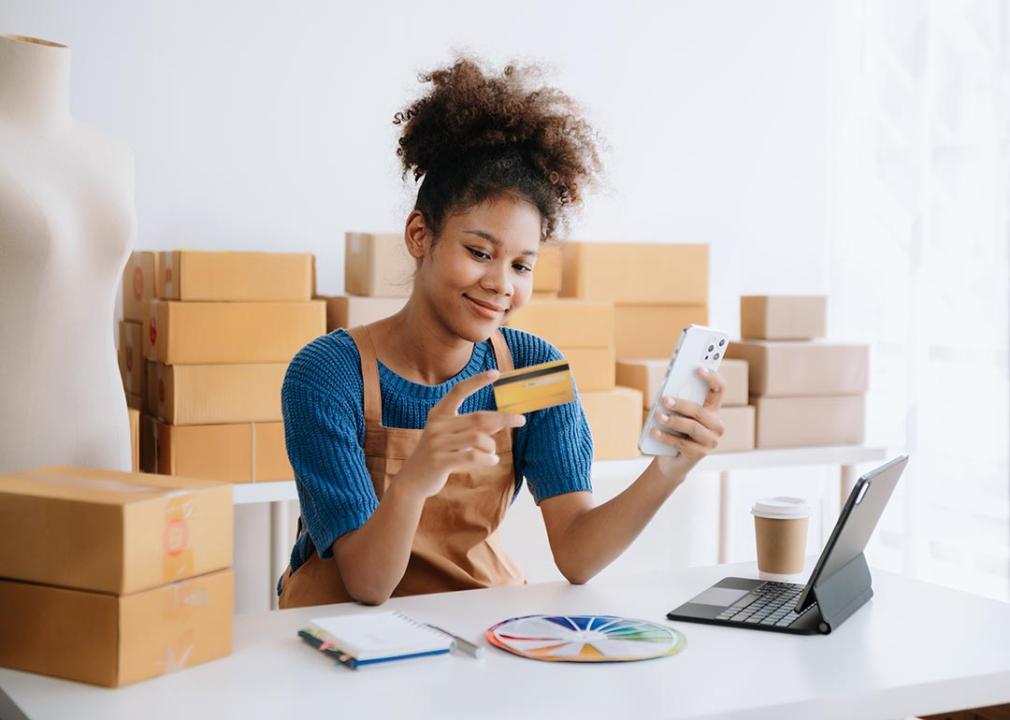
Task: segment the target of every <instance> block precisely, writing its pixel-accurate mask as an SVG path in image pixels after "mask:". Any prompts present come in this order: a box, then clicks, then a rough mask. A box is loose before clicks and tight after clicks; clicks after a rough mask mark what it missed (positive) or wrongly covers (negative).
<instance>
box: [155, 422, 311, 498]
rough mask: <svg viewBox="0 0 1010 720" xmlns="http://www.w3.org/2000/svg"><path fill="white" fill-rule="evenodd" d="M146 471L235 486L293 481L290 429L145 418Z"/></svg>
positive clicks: (275, 425) (270, 424)
mask: <svg viewBox="0 0 1010 720" xmlns="http://www.w3.org/2000/svg"><path fill="white" fill-rule="evenodd" d="M140 424H141V430H140V432H141V445H140V447H141V452H140V454H141V463H142V464H141V467H142V468H144V469H145V470H147V471H150V472H157V473H160V474H164V475H178V476H184V477H193V478H203V479H207V480H218V481H221V482H229V483H248V482H265V481H273V480H292V479H293V478H294V476H295V474H294V471H293V470H292V469H291V465H290V463H289V462H288V454H287V448H286V446H285V444H284V424H283V423H280V422H268V423H233V424H228V425H166V424H165V423H161V422H158V421H157V420H155V419H154V418H152V417H150V416H148V415H144V416H142V417H141V419H140Z"/></svg>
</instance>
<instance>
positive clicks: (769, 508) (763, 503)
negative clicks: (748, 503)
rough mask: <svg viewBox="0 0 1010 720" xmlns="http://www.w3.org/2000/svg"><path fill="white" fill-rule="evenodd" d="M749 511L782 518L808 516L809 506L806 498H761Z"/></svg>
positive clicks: (763, 515)
mask: <svg viewBox="0 0 1010 720" xmlns="http://www.w3.org/2000/svg"><path fill="white" fill-rule="evenodd" d="M750 511H751V514H752V515H755V516H757V517H764V518H774V519H782V520H792V519H794V518H805V517H810V506H809V505H808V504H807V501H806V500H804V499H803V498H798V497H785V496H778V497H771V498H762V499H761V500H758V501H757V502H755V503H754V506H753V507H752V508H751V510H750Z"/></svg>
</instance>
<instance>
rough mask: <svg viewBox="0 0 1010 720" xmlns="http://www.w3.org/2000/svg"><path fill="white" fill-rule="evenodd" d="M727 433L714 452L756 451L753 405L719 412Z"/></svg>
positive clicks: (720, 439) (726, 408)
mask: <svg viewBox="0 0 1010 720" xmlns="http://www.w3.org/2000/svg"><path fill="white" fill-rule="evenodd" d="M719 418H720V419H721V420H722V424H723V427H724V428H725V429H726V432H725V433H723V436H722V437H721V438H719V447H717V448H716V449H715V451H714V452H717V453H724V452H743V451H745V450H753V449H754V428H755V420H754V419H755V412H754V406H753V405H742V406H738V407H723V408H721V409H720V410H719Z"/></svg>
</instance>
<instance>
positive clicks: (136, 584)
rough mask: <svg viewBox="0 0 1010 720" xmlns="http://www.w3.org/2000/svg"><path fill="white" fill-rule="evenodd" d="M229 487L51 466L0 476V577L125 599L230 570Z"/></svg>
mask: <svg viewBox="0 0 1010 720" xmlns="http://www.w3.org/2000/svg"><path fill="white" fill-rule="evenodd" d="M232 517H233V509H232V497H231V486H229V485H226V484H222V483H219V482H213V481H207V480H194V479H191V478H181V477H165V476H162V475H146V474H141V473H126V472H115V471H111V470H93V469H90V468H83V467H74V466H53V467H43V468H36V469H33V470H26V471H23V472H15V473H9V474H6V475H0V577H4V578H8V579H11V580H21V581H27V582H33V583H43V584H47V585H60V586H63V587H67V588H76V589H79V590H92V591H97V592H104V593H115V594H122V593H133V592H138V591H141V590H147V589H149V588H153V587H157V586H159V585H164V584H166V583H170V582H175V581H177V580H182V579H185V578H188V577H192V576H194V575H201V574H203V573H208V572H212V571H214V570H221V569H223V568H227V567H231V565H232V542H233V541H232Z"/></svg>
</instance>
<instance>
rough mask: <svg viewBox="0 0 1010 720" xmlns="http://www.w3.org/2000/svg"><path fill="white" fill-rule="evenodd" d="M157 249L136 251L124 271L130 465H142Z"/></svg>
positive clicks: (123, 372) (122, 351)
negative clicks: (147, 328) (146, 337)
mask: <svg viewBox="0 0 1010 720" xmlns="http://www.w3.org/2000/svg"><path fill="white" fill-rule="evenodd" d="M157 263H158V253H154V252H135V253H132V254H131V255H130V259H129V261H128V262H127V263H126V269H125V270H124V271H123V287H122V292H123V319H122V320H120V321H119V349H118V352H117V355H118V359H119V374H120V376H121V377H122V379H123V390H124V391H125V392H126V405H127V407H128V409H129V410H128V411H129V415H130V447H131V450H130V456H131V469H132V470H133V472H137V470H138V469H139V468H140V413H141V411H142V410H143V409H144V396H145V394H146V393H147V362H146V360H145V359H144V343H143V337H142V336H143V333H144V321H145V319H146V318H147V312H148V310H149V308H150V306H151V300H153V299H154V298H155V297H157V295H156V293H155V289H154V283H155V279H156V277H157V275H158V267H157Z"/></svg>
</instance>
